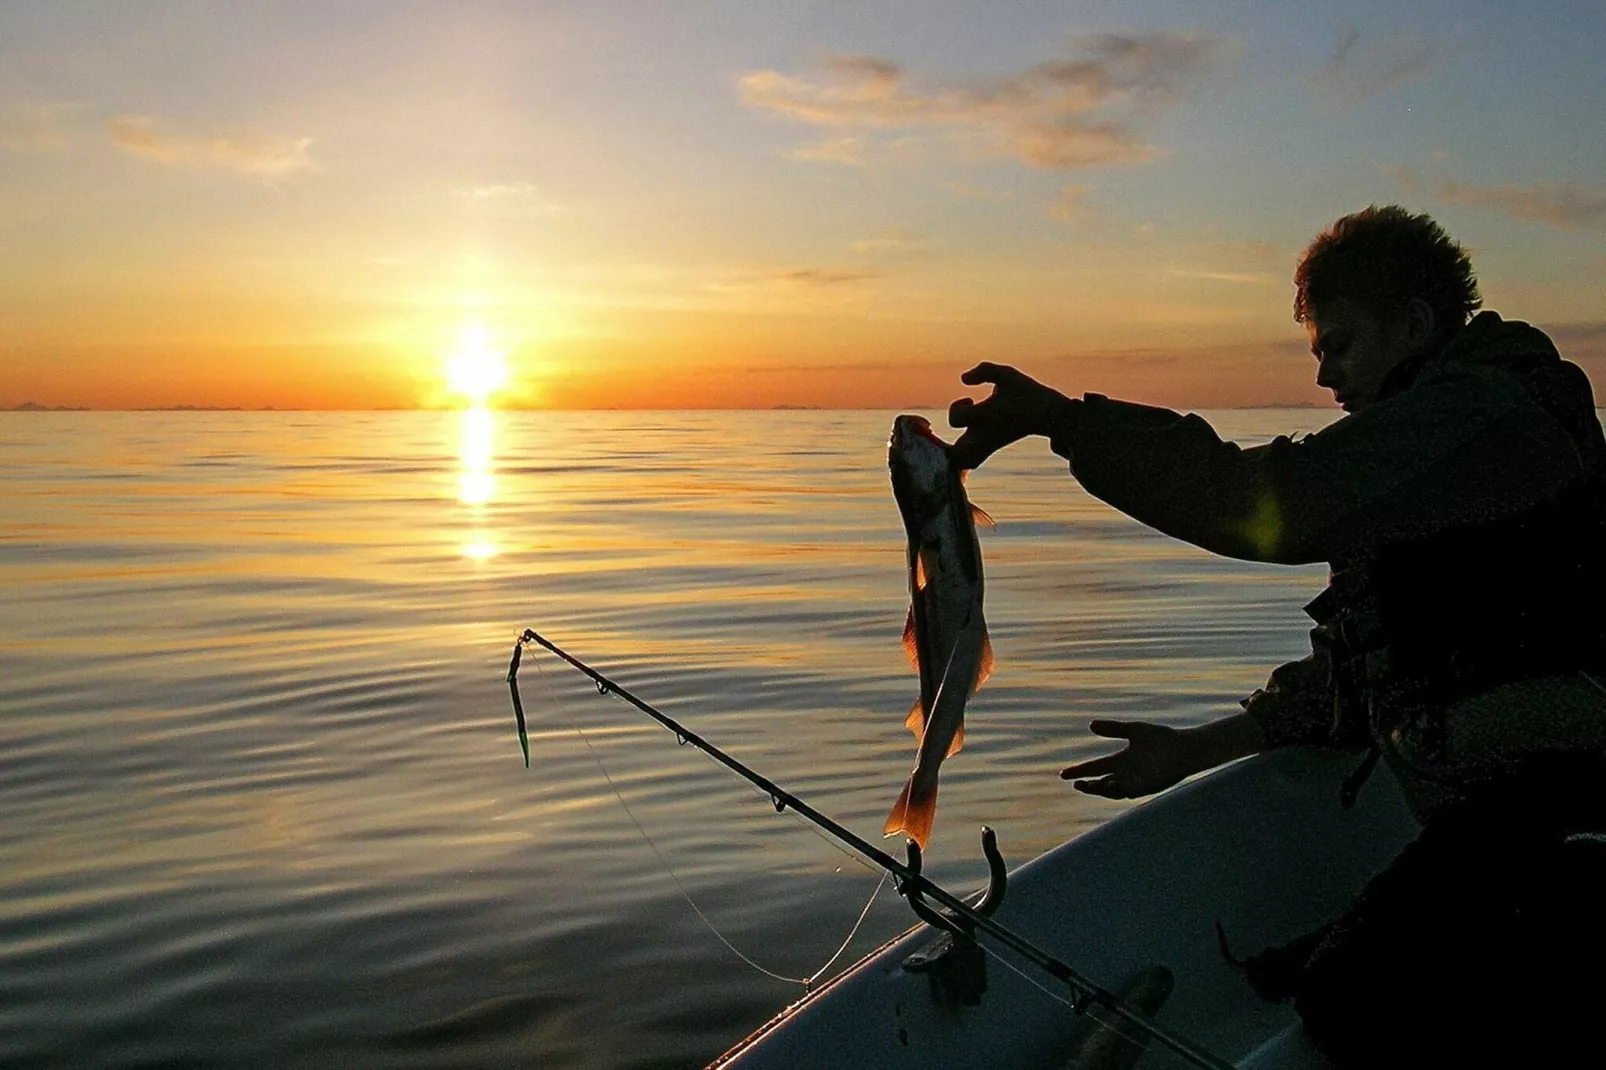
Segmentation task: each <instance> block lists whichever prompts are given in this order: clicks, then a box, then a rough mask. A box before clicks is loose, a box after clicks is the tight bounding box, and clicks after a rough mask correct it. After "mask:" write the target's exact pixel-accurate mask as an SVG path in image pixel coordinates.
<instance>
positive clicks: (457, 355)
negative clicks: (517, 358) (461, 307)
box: [446, 324, 508, 408]
mask: <svg viewBox="0 0 1606 1070" xmlns="http://www.w3.org/2000/svg"><path fill="white" fill-rule="evenodd" d="M507 379H508V367H507V354H506V353H503V352H502V351H501V350H498V349H495V348H493V347H492V345H491V343H490V339H489V338H488V336H487V335H486V333H485V328H484V327H481V326H480V325H479V324H468V325H466V326H464V328H463V330H462V333H461V334H459V335H458V339H457V349H456V351H454V352H453V353H452V355H451V356H449V357H447V358H446V386H447V388H448V389H449V390H450V391H451V392H452V393H453V394H456V395H458V396H460V397H462V398H464V399H465V400H467V401H468V403H469V405H470V406H471V407H473V408H482V407H483V406H484V405H485V403H486V402H487V401H489V400H490V397H491V395H492V394H494V393H496V392H497V391H498V390H500V389H502V387H504V386H506V385H507Z"/></svg>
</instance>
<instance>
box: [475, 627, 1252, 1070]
mask: <svg viewBox="0 0 1606 1070" xmlns="http://www.w3.org/2000/svg"><path fill="white" fill-rule="evenodd" d="M526 643H536V644H539V645H540V646H541V647H543V648H544V649H546V650H547V651H549V652H551V653H552V654H553V655H555V656H556V657H558V658H559V659H561V660H562V661H564V662H567V663H568V664H569V665H571V666H572V667H573V668H575V669H576V670H578V671H579V672H581V673H583V674H584V675H585V676H587V677H589V678H590V680H591V682H592V683H594V684H595V685H596V687H597V693H598V694H600V695H607V694H610V693H612V694H614V695H617V696H618V697H619V698H620V699H621V700H623V701H624V702H626V703H628V704H630V705H631V706H633V707H635V708H636V709H637V710H639V711H641V712H642V713H644V714H646V715H647V716H648V717H650V718H652V719H653V720H654V721H657V722H658V723H659V724H660V725H662V726H663V727H665V728H667V729H669V730H670V731H671V732H673V733H674V734H675V739H676V741H677V742H679V743H682V744H686V743H690V744H692V745H694V746H695V747H696V748H697V749H698V750H700V751H702V752H703V753H704V754H706V755H708V757H710V758H712V759H713V760H714V761H716V762H718V763H719V764H721V765H723V766H725V767H726V768H727V769H729V770H730V771H731V772H733V773H736V774H737V775H739V776H741V777H743V778H744V779H746V780H747V781H748V782H749V783H751V784H752V785H753V786H754V787H756V788H758V789H760V790H761V791H762V792H763V793H764V794H765V795H767V796H768V797H769V801H770V803H771V804H772V805H773V806H774V807H775V809H776V811H777V812H780V811H782V810H785V809H788V808H790V809H792V810H794V811H796V813H797V814H798V816H800V817H804V818H807V819H808V820H809V821H810V822H811V823H813V824H814V825H816V826H818V827H819V828H820V829H821V830H823V831H825V832H828V833H830V834H831V836H833V837H834V838H835V839H837V840H838V841H840V842H841V843H843V844H844V845H846V846H848V847H851V848H853V850H854V851H856V852H857V853H858V854H859V855H861V856H862V857H864V858H865V859H867V860H869V861H871V862H874V863H875V864H876V865H878V866H880V867H881V869H882V870H883V872H885V873H887V874H890V875H891V876H892V877H893V881H894V886H895V887H896V888H897V889H898V892H899V893H900V894H901V895H903V896H904V897H905V898H907V899H908V900H909V903H910V906H911V907H913V908H914V909H915V912H916V913H917V914H921V916H922V917H923V918H924V917H926V916H927V914H929V913H930V911H929V909H927V908H929V907H930V906H931V903H928V902H926V898H927V897H929V899H930V900H931V901H933V902H935V903H936V904H939V905H940V906H943V907H946V908H947V910H948V911H949V912H950V914H952V915H953V916H954V917H956V918H958V919H960V922H961V924H963V925H964V926H965V927H966V929H967V931H969V930H973V931H974V932H975V933H978V934H981V933H984V934H986V935H987V936H988V937H989V938H991V939H994V940H997V941H998V942H999V943H1000V944H1003V945H1004V946H1005V947H1007V948H1009V949H1010V950H1011V951H1013V952H1015V953H1016V954H1017V955H1019V956H1020V957H1021V958H1023V959H1025V960H1026V961H1028V962H1030V963H1032V964H1033V965H1034V966H1037V967H1039V968H1040V969H1042V970H1043V971H1044V972H1046V973H1048V974H1049V975H1050V976H1051V977H1053V978H1054V979H1055V980H1057V981H1060V982H1061V983H1063V984H1064V985H1066V987H1068V988H1070V989H1071V990H1072V992H1073V993H1074V998H1075V1002H1074V1003H1073V1004H1072V1006H1073V1007H1080V1008H1082V1009H1083V1010H1086V1009H1087V1008H1088V1007H1090V1006H1095V1005H1096V1006H1099V1007H1102V1008H1104V1010H1105V1011H1107V1012H1108V1014H1110V1015H1113V1016H1115V1017H1117V1018H1120V1019H1121V1020H1122V1021H1124V1022H1125V1023H1127V1024H1128V1025H1131V1026H1133V1027H1134V1028H1136V1029H1138V1030H1139V1031H1140V1032H1143V1033H1146V1034H1147V1035H1148V1036H1149V1037H1150V1038H1151V1039H1152V1040H1154V1041H1155V1042H1157V1043H1159V1044H1161V1045H1163V1046H1164V1047H1166V1048H1169V1049H1170V1050H1171V1051H1173V1052H1175V1053H1176V1054H1177V1055H1180V1056H1181V1057H1182V1058H1184V1059H1186V1060H1187V1061H1188V1062H1190V1063H1192V1064H1193V1065H1195V1066H1200V1067H1208V1068H1209V1070H1232V1064H1231V1063H1229V1062H1227V1061H1226V1060H1225V1059H1222V1058H1220V1057H1219V1056H1216V1055H1213V1054H1211V1053H1210V1052H1208V1051H1206V1050H1204V1049H1203V1048H1201V1047H1199V1046H1198V1045H1197V1044H1194V1043H1193V1042H1192V1041H1190V1040H1188V1039H1187V1038H1186V1037H1183V1036H1180V1035H1178V1034H1176V1033H1174V1032H1172V1031H1171V1030H1169V1029H1166V1028H1164V1027H1162V1026H1159V1025H1157V1024H1155V1023H1154V1022H1153V1021H1151V1020H1150V1019H1149V1017H1148V1016H1147V1015H1145V1014H1144V1013H1142V1012H1141V1011H1139V1010H1137V1009H1136V1008H1134V1007H1132V1006H1130V1005H1129V1004H1128V1003H1126V1002H1125V1001H1124V1000H1122V999H1121V998H1120V997H1119V996H1117V995H1116V994H1115V993H1114V992H1111V991H1110V990H1108V989H1106V988H1104V987H1103V986H1101V985H1099V984H1096V983H1095V982H1094V981H1093V980H1092V979H1090V978H1088V977H1087V976H1086V975H1084V974H1082V973H1081V972H1080V971H1078V970H1077V969H1076V968H1075V967H1073V966H1071V965H1070V964H1069V963H1067V962H1064V961H1063V960H1061V959H1058V958H1056V957H1055V956H1053V955H1050V954H1049V953H1048V952H1047V951H1044V950H1043V949H1042V948H1040V947H1038V946H1037V945H1036V944H1034V943H1032V942H1031V941H1030V940H1027V939H1026V938H1025V937H1023V936H1021V935H1020V934H1019V933H1017V932H1015V931H1014V930H1012V929H1009V928H1007V927H1005V926H1003V925H1000V924H999V923H998V922H996V921H994V920H993V919H992V918H990V917H988V916H987V913H986V912H984V911H978V910H976V909H975V908H973V907H972V906H971V905H970V904H969V903H966V902H965V901H964V900H962V899H960V898H959V897H958V896H956V895H954V894H953V893H952V892H950V891H948V890H947V889H945V888H943V887H942V886H941V885H940V884H936V883H935V882H933V881H932V880H931V879H930V878H928V877H924V876H922V875H921V874H920V872H919V864H918V853H917V851H918V849H917V848H916V849H912V850H911V853H910V864H908V865H906V864H904V863H903V862H900V861H898V860H897V859H895V858H893V857H892V856H891V855H889V854H887V852H885V851H883V850H881V849H880V848H879V847H876V846H875V845H874V844H872V843H870V841H868V840H866V839H865V838H864V837H862V836H860V835H858V834H857V833H855V832H853V831H851V830H850V829H848V828H846V827H844V826H843V825H841V824H839V823H838V822H836V821H833V820H832V819H831V818H830V817H827V816H826V815H825V814H823V813H821V812H820V811H818V810H816V809H815V808H814V807H812V806H810V805H809V804H808V803H806V802H804V801H803V800H802V799H800V798H798V797H797V796H796V795H794V794H792V793H791V792H790V791H787V790H786V789H785V788H783V787H781V786H780V785H779V784H776V783H775V782H774V781H773V780H770V779H769V778H768V777H765V776H763V775H761V774H760V773H758V772H756V771H755V770H753V769H752V768H751V767H749V766H747V765H744V764H743V763H742V762H740V761H738V760H736V759H735V758H733V757H731V756H730V755H729V754H727V753H726V752H724V751H723V750H721V749H720V748H719V747H716V746H715V745H714V744H712V743H710V742H709V741H708V740H706V739H704V738H703V737H702V736H700V735H698V734H697V733H696V732H694V731H692V730H691V729H689V728H687V727H686V726H684V725H682V724H681V723H680V722H678V721H676V720H675V719H674V718H672V717H670V716H668V715H667V714H665V713H664V712H663V711H661V710H659V709H656V708H655V707H653V706H652V705H650V704H648V703H646V702H644V701H642V700H641V699H639V698H637V697H636V696H635V695H633V694H631V693H630V692H629V691H627V690H625V689H624V688H622V687H620V686H619V685H618V684H617V683H615V682H614V681H613V680H611V679H609V678H608V677H606V676H604V675H603V674H602V673H600V672H598V671H597V670H596V669H593V668H592V667H591V666H589V665H587V664H586V663H585V662H583V661H581V660H580V659H579V658H577V657H575V656H574V655H573V654H570V653H569V652H568V651H566V650H564V649H563V648H562V647H560V646H558V645H557V644H556V643H554V642H552V641H551V640H550V639H547V638H546V637H545V636H543V635H541V633H539V632H537V631H535V630H534V629H533V628H526V629H524V631H523V632H521V633H520V634H519V636H518V640H517V642H516V643H515V644H514V647H513V657H512V661H511V662H510V663H509V665H508V672H507V682H508V686H509V688H510V689H511V690H512V692H513V700H514V710H515V713H517V712H518V711H519V702H518V679H517V678H518V669H519V656H520V654H521V653H522V652H523V650H524V646H525V644H526ZM542 678H543V680H544V679H545V673H544V672H543V673H542ZM560 704H561V703H560ZM521 720H522V718H521ZM581 736H582V738H584V733H581ZM586 745H587V747H588V748H589V747H590V742H589V740H588V741H587V744H586ZM592 755H593V758H596V754H595V751H593V752H592ZM598 761H599V764H600V759H598ZM604 773H605V774H606V769H605V768H604ZM608 779H609V784H610V786H611V785H612V783H613V782H612V778H611V777H610V778H608ZM614 794H615V796H616V797H618V798H619V801H620V803H621V805H625V804H624V797H623V795H622V794H621V793H620V792H619V790H618V788H617V787H615V788H614ZM625 808H626V811H627V812H629V807H628V805H626V806H625ZM630 816H631V820H632V821H633V822H635V824H636V827H637V829H638V830H640V831H641V833H642V835H643V837H645V838H647V839H648V843H649V845H651V838H650V837H647V835H646V830H645V829H644V828H642V827H641V824H640V822H639V821H635V815H634V814H633V813H632V814H631V815H630ZM985 843H986V841H985V840H984V849H985ZM653 852H654V854H658V851H657V848H656V846H654V847H653ZM658 857H659V860H660V861H661V862H663V864H664V867H665V869H668V870H669V872H670V875H671V876H672V877H674V878H675V883H676V885H677V886H680V888H681V894H682V896H685V897H686V899H687V901H688V903H691V905H692V907H693V909H694V910H695V909H696V904H695V903H694V902H692V900H691V897H690V896H689V895H687V894H686V891H685V888H684V886H682V885H681V884H680V879H679V878H678V877H676V876H675V874H674V871H673V869H671V868H670V867H669V865H668V863H667V861H664V860H663V856H662V855H661V854H659V855H658ZM995 857H996V852H995ZM998 865H999V867H1000V868H1002V860H999V862H998ZM877 891H879V888H878V889H877ZM923 909H926V913H923V914H922V913H921V912H922V910H923ZM696 912H697V914H698V916H699V917H702V918H703V920H704V922H705V923H706V924H708V925H709V928H710V929H711V930H712V929H713V928H714V927H713V925H712V923H709V922H708V920H707V918H706V917H705V916H704V915H703V913H702V911H701V910H697V911H696ZM865 913H866V915H868V910H866V912H865ZM932 916H933V917H934V916H935V915H932ZM714 932H715V935H716V936H718V935H719V934H718V931H717V930H714ZM720 940H721V941H722V942H724V943H725V944H726V946H727V947H731V945H730V943H729V941H726V940H725V939H724V937H723V936H720ZM731 950H732V951H733V952H735V953H736V954H737V955H739V956H741V957H742V958H743V960H744V961H747V962H748V963H749V964H751V965H753V966H754V968H755V969H758V970H760V971H761V972H763V973H765V974H768V975H769V976H772V977H778V978H780V979H781V980H789V981H792V982H793V983H802V981H801V980H800V979H797V978H785V977H781V975H779V974H775V973H772V972H771V971H769V970H764V969H763V968H762V967H760V966H758V964H757V963H753V962H752V960H751V959H748V958H747V957H746V956H745V955H741V953H740V952H739V951H737V949H736V948H735V947H731Z"/></svg>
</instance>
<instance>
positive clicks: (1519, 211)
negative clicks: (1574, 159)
mask: <svg viewBox="0 0 1606 1070" xmlns="http://www.w3.org/2000/svg"><path fill="white" fill-rule="evenodd" d="M1383 172H1384V174H1386V175H1388V176H1389V177H1391V178H1393V179H1395V180H1396V181H1398V182H1400V183H1402V184H1403V185H1405V186H1406V187H1407V188H1409V189H1410V190H1412V191H1413V192H1415V193H1425V194H1427V195H1429V196H1432V197H1437V198H1438V199H1439V200H1442V201H1446V202H1448V203H1450V204H1458V205H1464V206H1467V207H1473V208H1487V209H1490V210H1491V211H1495V212H1499V213H1501V214H1502V215H1506V216H1510V217H1511V218H1512V219H1522V220H1527V221H1529V222H1535V223H1548V224H1549V225H1550V226H1553V227H1557V228H1559V229H1561V230H1598V229H1606V186H1585V185H1581V184H1579V183H1577V182H1546V183H1541V184H1539V185H1534V186H1519V185H1516V184H1515V183H1507V184H1505V185H1500V186H1477V185H1472V184H1471V183H1466V182H1456V181H1454V180H1451V179H1439V180H1435V181H1425V180H1423V179H1422V178H1421V177H1419V176H1418V175H1417V174H1416V172H1414V171H1412V170H1411V169H1410V168H1408V167H1402V166H1399V165H1394V164H1391V165H1388V166H1385V167H1384V168H1383Z"/></svg>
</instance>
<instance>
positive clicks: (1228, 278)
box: [1166, 268, 1274, 286]
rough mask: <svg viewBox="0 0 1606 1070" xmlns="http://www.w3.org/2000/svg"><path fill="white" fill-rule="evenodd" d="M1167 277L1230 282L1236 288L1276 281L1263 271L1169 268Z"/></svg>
mask: <svg viewBox="0 0 1606 1070" xmlns="http://www.w3.org/2000/svg"><path fill="white" fill-rule="evenodd" d="M1166 274H1167V275H1176V276H1179V277H1180V278H1184V279H1205V280H1207V281H1209V282H1228V283H1232V284H1233V285H1235V286H1265V285H1267V284H1268V283H1270V282H1272V281H1274V280H1273V279H1272V277H1271V276H1270V275H1268V274H1266V273H1265V272H1263V271H1192V270H1188V269H1184V268H1167V269H1166Z"/></svg>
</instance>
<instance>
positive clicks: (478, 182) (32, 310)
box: [0, 0, 1606, 408]
mask: <svg viewBox="0 0 1606 1070" xmlns="http://www.w3.org/2000/svg"><path fill="white" fill-rule="evenodd" d="M1601 40H1606V6H1602V5H1577V4H1561V3H1553V4H1546V3H1536V4H1533V5H1525V6H1523V7H1521V9H1520V10H1519V9H1518V8H1517V7H1516V6H1513V5H1497V4H1494V3H1458V4H1449V3H1444V4H1423V5H1399V4H1383V3H1369V2H1350V3H1338V4H1324V5H1305V4H1288V5H1254V4H1227V5H1212V6H1210V7H1209V8H1208V9H1206V8H1204V7H1202V6H1199V5H1190V4H1185V3H1182V2H1181V0H1165V2H1158V0H1157V2H1153V3H1138V4H1129V5H1122V6H1116V5H1111V4H1107V3H1080V4H1079V3H1066V4H1035V3H1032V4H1006V5H1002V6H1000V5H984V4H958V3H948V2H929V3H914V2H908V3H895V2H874V3H866V4H862V5H816V4H773V3H752V2H736V0H731V2H724V3H720V2H712V0H695V2H687V3H684V4H648V3H612V4H610V3H601V4H596V3H578V2H576V3H552V4H541V5H515V4H463V5H457V4H444V3H441V4H430V3H357V2H352V3H340V4H323V3H316V4H315V3H281V4H273V5H249V6H245V5H233V4H215V3H207V4H203V3H172V4H163V5H102V4H72V3H63V4H21V3H17V4H0V408H9V407H13V406H15V405H18V404H20V403H22V402H26V401H32V402H37V403H40V404H44V405H46V406H57V405H62V406H89V407H96V408H138V407H147V406H167V405H197V406H241V407H246V408H258V407H267V406H272V407H277V408H392V407H414V406H434V405H443V404H454V403H456V402H458V401H461V399H462V395H463V394H464V393H465V387H464V385H463V383H462V382H461V381H457V382H455V383H454V380H453V378H452V374H451V369H452V367H453V361H454V360H456V361H457V362H458V363H457V367H459V369H461V368H462V367H463V364H464V361H465V360H466V361H468V362H469V363H471V364H472V363H475V362H477V363H478V365H479V366H480V373H481V379H480V380H478V381H479V382H481V387H480V388H478V389H482V392H483V390H489V389H490V387H491V386H493V385H494V386H495V387H496V388H497V389H496V394H495V401H496V403H498V404H501V405H504V406H508V407H537V408H539V407H564V408H576V407H578V408H584V407H646V408H653V407H661V408H680V407H727V406H730V407H770V406H776V405H800V406H822V407H877V408H882V407H888V408H890V407H901V406H915V405H920V406H932V405H937V404H943V403H945V402H946V401H947V400H948V399H949V398H951V397H953V396H954V395H956V394H957V393H959V392H960V388H959V386H958V382H957V375H958V373H959V372H960V371H961V370H963V369H964V368H966V367H968V366H969V365H971V364H973V363H975V362H976V361H978V360H994V361H1003V362H1009V363H1015V364H1018V365H1020V366H1022V367H1023V368H1025V369H1027V370H1028V371H1031V372H1032V373H1034V374H1036V375H1038V376H1039V377H1040V378H1044V379H1046V380H1048V381H1050V382H1053V383H1054V384H1055V385H1057V386H1059V387H1061V388H1062V389H1065V390H1067V391H1081V390H1099V391H1102V392H1105V393H1109V394H1113V395H1117V396H1125V397H1132V398H1136V399H1139V400H1145V401H1150V402H1156V403H1162V404H1169V405H1176V406H1195V407H1225V406H1238V405H1270V404H1291V405H1303V404H1328V403H1329V402H1328V398H1327V395H1326V394H1325V392H1322V391H1318V390H1317V389H1316V388H1315V387H1314V386H1313V385H1312V384H1311V382H1310V380H1311V376H1312V372H1313V367H1312V362H1311V359H1310V357H1309V355H1308V354H1307V352H1306V343H1305V338H1304V333H1303V330H1302V329H1301V328H1299V327H1298V326H1297V325H1296V324H1294V323H1293V321H1292V318H1291V311H1290V286H1289V282H1288V278H1289V275H1290V272H1291V270H1292V267H1293V264H1294V261H1295V258H1296V257H1297V255H1298V253H1299V250H1300V248H1301V247H1302V246H1303V244H1304V243H1305V241H1306V240H1308V238H1309V237H1310V236H1311V235H1312V234H1313V233H1314V232H1316V231H1317V230H1319V229H1320V228H1321V227H1323V226H1324V225H1326V224H1327V223H1328V222H1330V221H1331V220H1332V219H1333V218H1335V217H1336V216H1338V215H1341V214H1343V213H1344V212H1347V211H1351V210H1353V209H1355V208H1357V207H1361V206H1364V205H1365V204H1368V203H1371V202H1383V203H1386V202H1399V203H1403V204H1406V205H1408V206H1410V207H1413V208H1416V209H1420V210H1426V211H1429V212H1432V213H1433V214H1434V216H1435V217H1436V218H1438V219H1439V220H1440V221H1441V222H1442V223H1444V224H1445V226H1446V227H1447V229H1449V230H1450V232H1451V233H1452V234H1453V235H1455V236H1456V237H1457V238H1459V239H1460V240H1461V241H1462V242H1463V243H1465V244H1466V245H1467V246H1468V247H1469V248H1470V249H1471V250H1472V252H1473V254H1474V263H1475V264H1476V265H1477V266H1478V268H1479V270H1480V274H1481V276H1482V280H1483V291H1484V295H1485V299H1486V305H1487V307H1490V308H1494V309H1496V310H1498V311H1500V312H1501V313H1502V314H1504V315H1507V316H1511V317H1515V318H1521V319H1528V320H1531V321H1533V322H1535V323H1537V324H1539V325H1540V326H1542V327H1544V328H1546V329H1547V330H1550V331H1551V332H1552V334H1553V335H1554V337H1555V338H1556V339H1557V341H1558V343H1559V344H1560V345H1561V347H1562V350H1563V353H1564V354H1565V355H1567V356H1570V357H1571V358H1573V359H1575V360H1577V361H1579V362H1580V363H1581V364H1583V365H1584V366H1585V368H1586V369H1587V370H1588V371H1589V372H1590V374H1591V377H1592V378H1593V379H1594V381H1595V382H1596V384H1597V390H1599V389H1600V384H1602V383H1603V382H1606V299H1603V293H1606V243H1603V242H1602V235H1603V231H1606V140H1603V139H1601V138H1600V137H1599V136H1598V134H1599V129H1600V121H1601V120H1600V117H1601V116H1602V115H1606V73H1603V67H1602V65H1601V64H1600V62H1599V57H1598V52H1597V49H1598V42H1599V41H1601ZM465 340H467V341H465ZM465 347H467V348H466V350H465ZM497 369H500V372H501V373H502V374H498V375H495V376H494V377H493V378H494V382H493V381H492V379H486V378H485V376H487V375H491V374H492V372H493V371H495V370H497ZM470 378H472V376H470ZM459 379H461V377H459ZM466 389H467V392H469V393H472V392H473V391H474V390H475V389H477V388H475V387H473V386H470V387H468V388H466Z"/></svg>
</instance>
